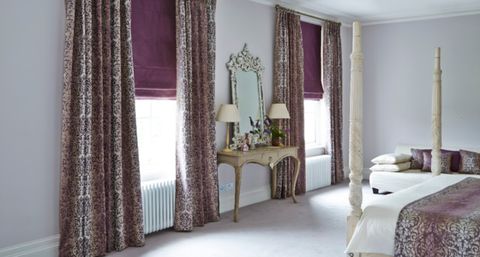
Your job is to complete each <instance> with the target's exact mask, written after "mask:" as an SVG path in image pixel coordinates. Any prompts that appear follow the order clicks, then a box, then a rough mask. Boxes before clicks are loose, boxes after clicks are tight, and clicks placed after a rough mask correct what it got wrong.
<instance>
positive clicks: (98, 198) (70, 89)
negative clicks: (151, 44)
mask: <svg viewBox="0 0 480 257" xmlns="http://www.w3.org/2000/svg"><path fill="white" fill-rule="evenodd" d="M65 6H66V24H65V53H64V54H65V56H64V86H63V121H62V123H63V125H62V167H61V178H60V183H61V185H60V246H59V255H60V256H65V257H72V256H82V257H87V256H88V257H90V256H103V255H105V254H106V253H107V252H110V251H120V250H122V249H124V248H126V247H129V246H142V245H143V244H144V234H143V220H142V215H143V214H142V204H141V191H140V171H139V161H138V149H137V138H136V126H135V94H134V90H135V87H134V80H133V65H132V46H131V36H130V27H131V25H130V0H123V1H114V0H103V1H100V0H97V1H94V0H75V1H74V0H66V1H65Z"/></svg>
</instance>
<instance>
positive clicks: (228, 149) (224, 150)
mask: <svg viewBox="0 0 480 257" xmlns="http://www.w3.org/2000/svg"><path fill="white" fill-rule="evenodd" d="M222 151H223V152H227V153H229V152H231V151H232V149H230V148H227V147H225V148H223V150H222Z"/></svg>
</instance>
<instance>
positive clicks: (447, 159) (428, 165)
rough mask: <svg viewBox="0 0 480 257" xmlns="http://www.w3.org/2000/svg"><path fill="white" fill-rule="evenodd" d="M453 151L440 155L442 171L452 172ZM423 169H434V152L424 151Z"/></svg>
mask: <svg viewBox="0 0 480 257" xmlns="http://www.w3.org/2000/svg"><path fill="white" fill-rule="evenodd" d="M451 164H452V153H447V152H443V153H442V154H441V156H440V167H441V168H440V170H441V172H442V173H451V172H452V171H451ZM422 170H423V171H432V152H431V151H427V152H423V167H422Z"/></svg>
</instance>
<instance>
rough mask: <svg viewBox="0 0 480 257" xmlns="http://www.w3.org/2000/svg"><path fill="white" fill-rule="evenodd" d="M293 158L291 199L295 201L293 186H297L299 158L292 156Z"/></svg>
mask: <svg viewBox="0 0 480 257" xmlns="http://www.w3.org/2000/svg"><path fill="white" fill-rule="evenodd" d="M293 159H294V160H295V174H294V175H293V180H292V187H291V188H292V199H293V202H294V203H296V202H297V197H295V187H296V186H297V179H298V174H299V173H300V160H299V159H298V158H296V157H293Z"/></svg>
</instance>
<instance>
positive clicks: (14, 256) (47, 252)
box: [0, 185, 270, 257]
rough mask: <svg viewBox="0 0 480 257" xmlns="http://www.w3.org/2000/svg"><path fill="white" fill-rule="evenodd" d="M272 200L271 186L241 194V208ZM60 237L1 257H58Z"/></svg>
mask: <svg viewBox="0 0 480 257" xmlns="http://www.w3.org/2000/svg"><path fill="white" fill-rule="evenodd" d="M266 200H270V185H264V186H263V187H261V188H259V189H256V190H253V191H249V192H242V193H241V194H240V207H243V206H247V205H251V204H255V203H259V202H263V201H266ZM234 203H235V197H234V192H226V193H224V194H223V195H220V213H224V212H228V211H231V210H233V205H234ZM59 238H60V236H59V235H53V236H49V237H45V238H42V239H38V240H34V241H30V242H25V243H21V244H17V245H13V246H9V247H5V248H1V249H0V257H56V256H58V245H59Z"/></svg>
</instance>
